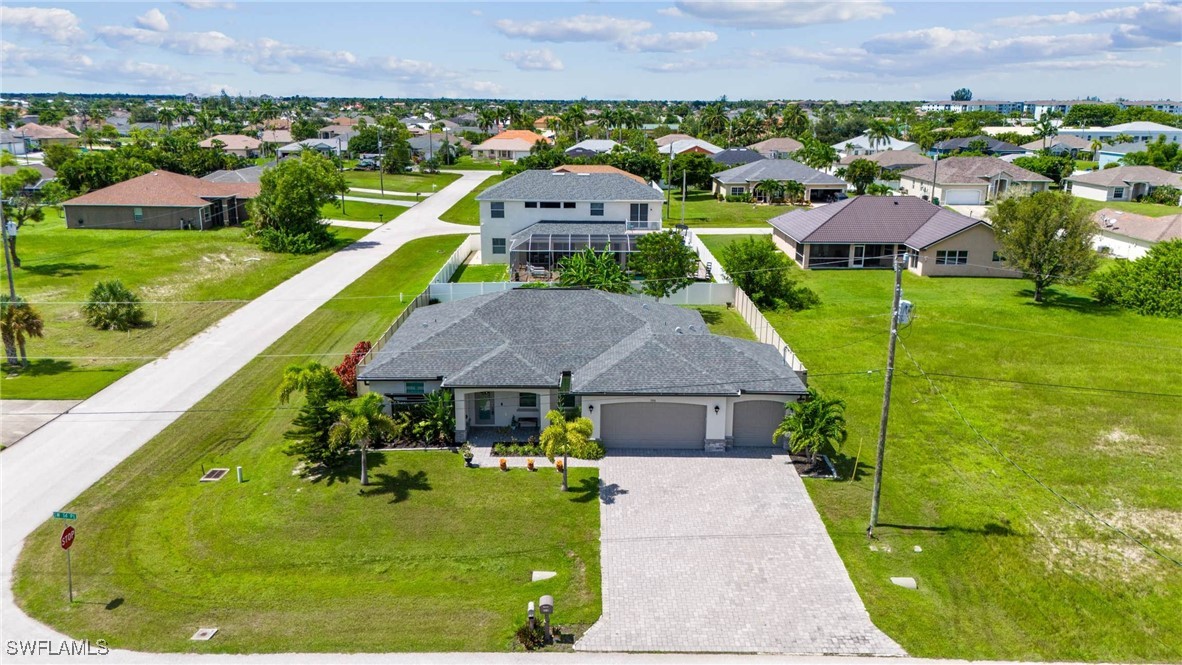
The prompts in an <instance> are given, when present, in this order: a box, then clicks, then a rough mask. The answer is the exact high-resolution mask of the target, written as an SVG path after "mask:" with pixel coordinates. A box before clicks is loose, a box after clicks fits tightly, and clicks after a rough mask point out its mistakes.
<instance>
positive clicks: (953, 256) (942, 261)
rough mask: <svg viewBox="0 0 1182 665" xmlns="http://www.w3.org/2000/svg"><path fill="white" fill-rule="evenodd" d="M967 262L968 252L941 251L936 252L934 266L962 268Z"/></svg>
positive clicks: (960, 250) (956, 250)
mask: <svg viewBox="0 0 1182 665" xmlns="http://www.w3.org/2000/svg"><path fill="white" fill-rule="evenodd" d="M968 262H969V252H968V250H967V249H949V250H944V249H941V250H939V251H937V252H936V265H938V266H963V265H967V264H968Z"/></svg>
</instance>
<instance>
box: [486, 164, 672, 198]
mask: <svg viewBox="0 0 1182 665" xmlns="http://www.w3.org/2000/svg"><path fill="white" fill-rule="evenodd" d="M476 200H477V201H662V200H664V195H662V194H661V192H659V191H657V190H655V189H653V188H652V187H649V186H648V185H643V184H641V183H639V182H636V181H635V180H633V179H632V178H629V177H627V176H623V175H620V174H618V173H586V174H583V173H555V172H553V171H541V170H537V171H523V172H521V173H518V174H517V175H515V176H513V177H512V178H509V179H508V180H506V181H504V182H502V183H500V184H497V185H493V186H492V187H489V188H488V189H486V190H484V192H482V193H481V194H480V195H479V196H477V197H476Z"/></svg>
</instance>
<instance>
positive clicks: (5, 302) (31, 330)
mask: <svg viewBox="0 0 1182 665" xmlns="http://www.w3.org/2000/svg"><path fill="white" fill-rule="evenodd" d="M44 336H45V323H44V321H42V319H41V314H40V313H38V312H37V310H35V309H33V307H32V305H30V304H29V303H27V302H25V301H24V300H23V299H22V298H21V297H20V296H17V297H16V298H15V299H14V298H10V297H9V296H7V295H0V339H2V340H3V342H4V354H5V356H6V357H7V359H8V364H9V366H11V367H16V366H17V363H18V362H19V363H20V365H21V366H22V367H28V366H29V357H28V356H27V355H26V354H25V340H26V339H28V338H29V337H44ZM17 350H19V351H20V358H19V359H18V358H17V355H16V354H17Z"/></svg>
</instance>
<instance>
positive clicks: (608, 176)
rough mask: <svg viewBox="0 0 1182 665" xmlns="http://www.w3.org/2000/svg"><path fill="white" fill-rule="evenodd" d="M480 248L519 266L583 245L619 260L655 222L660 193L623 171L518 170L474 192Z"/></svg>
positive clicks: (545, 261)
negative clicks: (613, 255)
mask: <svg viewBox="0 0 1182 665" xmlns="http://www.w3.org/2000/svg"><path fill="white" fill-rule="evenodd" d="M476 200H477V202H478V203H479V205H480V256H481V260H482V261H483V262H484V263H486V264H488V263H508V264H510V265H511V266H513V271H514V274H517V272H518V270H519V269H521V270H527V271H528V270H547V271H548V270H552V269H553V268H554V267H555V266H556V265H557V264H558V262H559V261H560V260H561V259H562V258H564V257H566V256H570V255H572V254H577V253H579V252H581V251H583V250H584V249H585V248H587V247H591V248H592V249H594V250H596V251H611V252H613V253H615V254H616V255H617V256H618V257H619V259H620V260H621V262H622V263H625V264H626V261H627V255H628V254H629V253H631V252H632V251H634V250H635V239H636V237H637V235H638V234H641V233H645V232H648V231H657V230H660V228H661V204H662V202H663V201H664V195H663V194H662V193H661V191H660V190H659V189H656V188H655V187H652V186H650V185H648V184H645V182H644V180H643V179H641V178H638V177H637V176H634V175H632V174H629V173H625V172H623V171H620V172H593V173H587V172H583V173H571V172H568V171H565V170H562V167H559V168H558V169H555V170H553V171H542V170H536V171H524V172H522V173H519V174H517V175H515V176H513V177H512V178H509V179H508V180H506V181H504V182H502V183H500V184H497V185H494V186H492V187H489V188H488V189H487V190H485V191H484V192H482V193H481V194H480V195H479V196H477V197H476Z"/></svg>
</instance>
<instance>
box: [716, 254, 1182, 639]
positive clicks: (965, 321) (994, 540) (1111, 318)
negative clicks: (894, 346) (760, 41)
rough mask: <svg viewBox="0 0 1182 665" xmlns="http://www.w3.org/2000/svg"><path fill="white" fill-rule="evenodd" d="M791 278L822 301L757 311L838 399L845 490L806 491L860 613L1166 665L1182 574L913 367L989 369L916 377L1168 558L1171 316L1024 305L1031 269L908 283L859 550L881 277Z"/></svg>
mask: <svg viewBox="0 0 1182 665" xmlns="http://www.w3.org/2000/svg"><path fill="white" fill-rule="evenodd" d="M712 242H713V239H708V240H707V244H711V243H712ZM798 274H799V275H800V276H801V277H802V278H803V279H804V282H805V283H806V284H807V285H808V286H810V287H811V288H812V289H814V290H815V291H816V292H817V293H818V294H819V295H820V298H821V302H822V304H821V305H820V306H818V307H816V308H815V309H811V310H807V311H802V312H767V313H766V314H767V315H768V318H769V320H770V321H771V322H772V324H773V325H774V326H775V327H776V328H777V330H779V332H780V333H781V335H782V336H783V337H784V339H785V340H787V341H788V343H789V344H790V345H791V346H792V347H793V349H794V350H795V351H796V353H797V354H798V355H799V356H800V358H801V359H802V360H803V362H804V364H805V365H806V366H807V367H808V369H809V376H810V381H809V383H810V385H811V386H814V387H816V388H818V389H819V390H821V391H822V392H823V393H825V394H827V395H829V396H833V397H840V398H842V399H844V400H845V401H846V403H847V405H848V407H847V418H848V420H849V440H848V441H847V442H846V444H845V446H844V449H843V451H842V454H841V455H840V456H839V458H838V459H837V462H838V467H839V469H840V471H841V475H842V480H841V481H839V482H835V481H825V480H808V481H806V485H807V487H808V489H809V492H810V494H811V495H812V498H813V500H814V502H815V503H816V505H817V507H818V509H819V511H820V513H821V516H822V517H823V519H824V521H825V524H826V526H827V527H828V529H829V533H830V535H831V536H832V537H833V540H834V542H835V544H836V545H837V549H838V551H839V552H840V553H841V556H842V559H843V560H844V561H845V564H846V566H847V568H848V569H849V572H850V574H851V576H852V577H853V580H854V583H855V585H856V586H857V588H858V591H859V593H860V594H861V596H862V598H863V600H864V601H865V602H866V605H867V607H868V609H869V611H870V614H871V617H872V618H873V619H874V621H875V623H876V624H877V625H878V626H879V627H880V628H882V629H883V630H884V631H886V632H887V634H889V635H890V636H891V637H893V638H894V639H896V640H897V641H898V642H899V643H900V644H901V645H902V646H903V647H904V648H905V649H907V651H908V652H909V653H911V654H912V655H915V656H920V657H941V658H963V659H971V660H978V659H981V660H993V659H1020V660H1081V661H1108V662H1144V661H1160V662H1178V661H1179V659H1180V656H1182V623H1180V622H1179V617H1180V616H1182V615H1180V614H1179V608H1180V607H1182V568H1179V567H1178V566H1176V565H1174V564H1172V563H1168V562H1166V561H1164V560H1162V559H1160V558H1158V557H1156V556H1155V555H1153V554H1151V553H1149V552H1147V551H1146V550H1144V549H1142V548H1141V547H1140V546H1138V545H1136V544H1135V543H1133V542H1131V541H1129V540H1127V539H1125V538H1123V537H1121V536H1119V535H1118V534H1115V533H1114V532H1113V531H1111V530H1110V529H1108V528H1107V527H1104V526H1103V525H1100V524H1098V523H1097V522H1095V521H1093V520H1092V519H1090V518H1089V517H1087V516H1086V515H1084V514H1083V513H1082V512H1080V511H1078V510H1076V509H1074V508H1072V507H1071V506H1069V505H1067V504H1066V503H1064V502H1063V501H1060V500H1059V499H1057V498H1056V497H1055V496H1053V495H1052V494H1051V493H1050V492H1048V491H1047V490H1046V489H1044V488H1042V487H1040V486H1039V485H1038V484H1037V483H1036V482H1035V481H1034V480H1032V479H1031V478H1029V477H1027V476H1025V475H1023V474H1022V473H1021V472H1019V471H1018V470H1017V469H1015V468H1014V467H1013V466H1011V465H1010V464H1008V463H1007V462H1006V461H1005V460H1003V459H1002V458H1001V457H1000V456H999V454H998V453H997V452H994V450H992V449H991V448H990V445H989V444H987V443H986V442H985V441H983V440H982V439H980V438H978V436H977V435H976V434H975V433H974V431H973V430H972V429H970V427H969V425H967V424H966V423H965V422H964V421H962V420H961V418H960V417H959V416H958V415H957V413H956V412H955V411H954V410H953V408H952V407H950V406H949V405H948V404H947V403H946V402H945V401H944V399H943V398H942V397H941V396H940V394H939V393H937V392H935V391H934V389H933V387H932V386H931V385H930V384H929V383H928V381H927V380H926V379H925V378H923V377H922V376H921V375H920V374H919V373H918V369H917V367H916V365H915V364H914V363H913V362H912V359H911V357H912V355H913V356H914V358H915V359H916V361H918V364H919V366H920V367H922V368H923V369H924V370H925V371H927V372H929V373H940V374H958V375H966V376H973V377H983V378H985V379H991V380H972V379H962V378H953V377H949V376H938V375H936V376H932V377H931V378H932V381H933V382H934V384H935V386H936V387H938V389H939V390H940V391H941V392H942V393H943V394H944V395H946V396H947V397H948V399H949V400H950V401H951V403H952V404H953V405H955V407H956V408H957V409H959V410H960V411H961V412H962V413H963V414H964V417H965V418H966V419H967V420H968V422H969V423H971V424H972V426H973V427H975V428H977V429H978V430H979V431H980V432H981V434H982V435H983V436H984V437H985V438H987V439H988V441H989V442H991V443H992V444H993V445H995V446H997V448H999V449H1000V450H1001V451H1003V452H1004V453H1005V454H1006V455H1008V456H1009V457H1010V458H1012V459H1013V460H1014V461H1015V462H1016V463H1017V464H1018V465H1020V466H1021V467H1022V468H1023V469H1026V470H1027V471H1029V472H1030V473H1031V474H1032V475H1033V476H1034V477H1036V478H1038V479H1039V480H1041V481H1043V482H1045V483H1046V484H1047V485H1048V486H1050V487H1051V488H1054V489H1055V490H1056V491H1058V492H1061V493H1062V494H1063V495H1064V496H1065V497H1067V498H1069V499H1070V500H1071V501H1075V502H1078V503H1079V504H1081V505H1082V506H1085V507H1087V509H1089V510H1091V511H1093V512H1094V513H1095V514H1096V515H1098V516H1099V517H1101V518H1102V519H1104V520H1106V521H1108V522H1109V523H1111V524H1114V525H1117V526H1119V527H1121V528H1122V529H1125V530H1127V532H1128V533H1130V534H1133V535H1135V536H1136V537H1138V538H1141V539H1143V540H1144V541H1145V542H1146V543H1148V544H1150V545H1151V546H1153V547H1155V548H1157V549H1158V550H1160V551H1162V552H1164V553H1166V554H1168V555H1169V556H1172V557H1173V558H1175V559H1182V447H1180V446H1178V445H1177V442H1178V441H1179V440H1182V417H1180V415H1179V414H1180V413H1182V400H1179V398H1178V397H1177V395H1179V394H1182V375H1180V374H1179V373H1178V372H1177V371H1171V370H1170V369H1166V368H1172V369H1176V368H1178V367H1182V336H1180V335H1179V328H1178V323H1177V321H1170V320H1165V319H1156V318H1150V317H1142V316H1138V315H1135V314H1129V313H1126V312H1122V311H1118V310H1114V309H1108V308H1103V307H1100V306H1098V305H1096V304H1095V303H1094V301H1092V300H1091V299H1090V298H1089V297H1088V294H1089V291H1088V289H1087V288H1086V287H1080V288H1057V289H1055V293H1054V294H1053V296H1052V297H1051V300H1050V302H1049V303H1047V304H1043V305H1038V304H1035V303H1033V302H1032V300H1031V298H1030V291H1029V289H1030V284H1029V282H1026V281H1020V280H1004V279H954V278H921V277H915V276H912V275H911V274H910V273H904V281H903V294H904V297H905V298H907V299H908V300H910V301H912V302H913V303H914V304H915V319H914V321H913V323H911V324H910V325H909V326H907V327H906V328H904V329H903V330H902V332H901V341H902V345H901V346H900V347H899V351H898V357H897V360H896V363H897V364H896V374H895V384H894V395H893V401H892V409H891V420H890V435H889V437H888V441H887V454H886V463H885V467H884V469H885V472H884V483H883V499H882V512H881V515H880V525H879V529H878V530H877V531H876V535H877V537H878V539H877V540H876V541H875V542H873V543H872V544H871V543H868V542H867V539H866V534H865V531H866V525H867V521H868V517H869V509H870V490H871V485H872V482H873V466H874V446H875V440H876V437H877V432H878V420H879V410H880V406H881V399H882V381H883V375H882V373H881V369H882V368H883V366H884V365H885V357H886V342H887V335H886V333H887V328H888V321H887V318H886V316H885V315H886V314H887V312H888V310H889V306H890V295H891V283H892V274H891V273H890V272H889V271H870V270H867V271H815V272H808V273H805V272H804V271H798ZM867 370H878V371H876V372H875V373H873V374H869V375H868V374H866V372H867ZM1163 370H1165V371H1163ZM1022 382H1026V383H1022ZM1036 384H1061V385H1065V386H1081V387H1090V388H1095V389H1096V390H1087V389H1083V388H1054V387H1049V386H1046V385H1042V386H1040V385H1036ZM1103 390H1113V391H1140V392H1142V393H1146V394H1142V395H1136V394H1125V393H1120V392H1103ZM1155 394H1160V395H1155ZM1161 395H1167V396H1161ZM1168 395H1174V396H1173V397H1170V396H1168ZM855 459H858V460H859V461H858V462H857V467H858V470H857V475H856V477H855V478H854V479H852V480H851V479H850V475H851V470H852V469H853V467H854V464H855ZM916 547H919V548H921V549H922V551H915V548H916ZM892 576H908V577H914V578H915V579H916V580H918V583H919V589H918V590H917V591H912V590H907V589H903V588H900V587H898V586H895V585H893V584H891V582H890V581H889V578H890V577H892Z"/></svg>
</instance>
